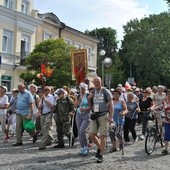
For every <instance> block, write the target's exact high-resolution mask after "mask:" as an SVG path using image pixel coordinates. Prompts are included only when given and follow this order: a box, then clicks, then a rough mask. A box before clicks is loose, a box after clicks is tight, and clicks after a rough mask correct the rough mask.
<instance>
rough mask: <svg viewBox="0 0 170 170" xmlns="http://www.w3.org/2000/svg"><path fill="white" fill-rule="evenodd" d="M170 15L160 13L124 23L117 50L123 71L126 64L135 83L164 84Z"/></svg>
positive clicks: (166, 80) (169, 72) (169, 50)
mask: <svg viewBox="0 0 170 170" xmlns="http://www.w3.org/2000/svg"><path fill="white" fill-rule="evenodd" d="M169 27H170V15H169V14H168V13H161V14H159V15H150V16H149V17H146V18H143V19H141V20H138V19H134V20H131V21H129V22H128V23H127V24H126V25H125V26H124V32H125V36H124V40H123V41H122V48H121V50H120V52H119V54H120V55H121V59H122V61H123V63H124V66H125V67H124V68H125V69H126V72H128V73H129V65H131V66H132V67H133V68H132V70H133V76H134V77H135V79H136V81H137V83H138V85H140V86H151V85H155V84H164V85H168V84H169V83H170V82H169V75H170V59H169V53H170V30H169Z"/></svg>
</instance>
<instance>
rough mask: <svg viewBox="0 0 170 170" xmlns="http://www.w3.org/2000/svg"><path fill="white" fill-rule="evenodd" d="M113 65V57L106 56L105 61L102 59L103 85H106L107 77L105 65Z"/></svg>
mask: <svg viewBox="0 0 170 170" xmlns="http://www.w3.org/2000/svg"><path fill="white" fill-rule="evenodd" d="M111 65H112V59H111V58H108V57H107V58H105V59H104V60H103V61H102V82H103V86H104V84H105V83H104V79H105V77H104V67H106V68H109V67H111Z"/></svg>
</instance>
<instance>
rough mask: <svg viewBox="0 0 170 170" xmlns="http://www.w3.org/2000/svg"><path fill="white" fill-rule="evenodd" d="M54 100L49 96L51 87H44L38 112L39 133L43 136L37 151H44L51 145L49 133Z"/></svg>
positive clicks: (50, 133)
mask: <svg viewBox="0 0 170 170" xmlns="http://www.w3.org/2000/svg"><path fill="white" fill-rule="evenodd" d="M54 101H55V98H54V96H53V95H52V94H51V87H50V86H45V87H44V92H43V93H42V94H41V101H40V105H39V107H38V108H39V111H40V112H41V117H40V123H41V132H42V134H43V136H42V139H41V145H40V147H39V150H44V149H46V146H48V145H51V143H52V140H53V136H52V132H51V123H52V117H53V107H54Z"/></svg>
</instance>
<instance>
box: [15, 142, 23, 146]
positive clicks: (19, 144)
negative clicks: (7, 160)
mask: <svg viewBox="0 0 170 170" xmlns="http://www.w3.org/2000/svg"><path fill="white" fill-rule="evenodd" d="M22 145H23V144H22V142H20V143H14V144H13V146H22Z"/></svg>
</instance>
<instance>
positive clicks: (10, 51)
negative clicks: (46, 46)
mask: <svg viewBox="0 0 170 170" xmlns="http://www.w3.org/2000/svg"><path fill="white" fill-rule="evenodd" d="M36 17H37V15H36V11H35V10H33V2H32V0H0V23H1V24H0V84H1V85H5V86H7V87H8V90H9V91H11V89H12V88H14V87H16V86H17V84H18V83H19V81H20V80H19V75H20V74H21V73H22V72H25V71H26V67H25V66H24V65H23V63H24V60H25V57H26V56H27V54H29V53H30V52H31V51H32V50H33V48H34V45H35V42H36V30H37V27H38V25H40V24H41V21H40V20H39V19H38V18H36Z"/></svg>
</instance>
